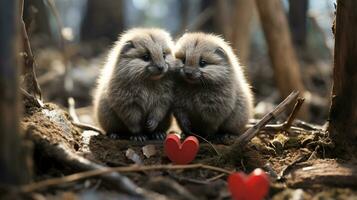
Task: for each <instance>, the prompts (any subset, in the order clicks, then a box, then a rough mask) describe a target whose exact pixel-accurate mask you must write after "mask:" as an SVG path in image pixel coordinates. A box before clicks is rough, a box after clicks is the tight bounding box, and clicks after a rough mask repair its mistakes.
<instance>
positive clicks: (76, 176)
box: [20, 164, 233, 192]
mask: <svg viewBox="0 0 357 200" xmlns="http://www.w3.org/2000/svg"><path fill="white" fill-rule="evenodd" d="M197 168H201V169H208V170H212V171H217V172H221V173H225V174H231V173H233V171H229V170H226V169H223V168H219V167H215V166H210V165H204V164H191V165H151V166H142V165H140V166H139V165H133V166H129V167H112V168H109V167H108V168H100V169H95V170H91V171H85V172H80V173H76V174H72V175H68V176H64V177H59V178H52V179H47V180H44V181H40V182H35V183H31V184H28V185H24V186H22V187H21V188H20V189H21V191H22V192H32V191H35V190H39V189H43V188H46V187H50V186H55V185H59V184H64V183H68V182H73V181H78V180H82V179H85V178H90V177H94V176H99V175H104V174H109V173H113V172H122V173H123V172H140V171H153V170H186V169H197Z"/></svg>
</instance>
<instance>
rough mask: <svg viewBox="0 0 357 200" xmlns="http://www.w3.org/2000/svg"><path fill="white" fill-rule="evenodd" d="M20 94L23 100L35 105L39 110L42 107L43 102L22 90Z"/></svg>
mask: <svg viewBox="0 0 357 200" xmlns="http://www.w3.org/2000/svg"><path fill="white" fill-rule="evenodd" d="M20 93H21V94H22V95H23V98H24V100H26V101H28V102H29V103H31V104H32V105H35V106H36V107H39V108H41V107H43V106H44V104H43V102H42V101H41V100H40V99H37V98H36V97H34V96H33V95H31V94H30V93H28V92H27V91H26V90H24V89H23V88H20Z"/></svg>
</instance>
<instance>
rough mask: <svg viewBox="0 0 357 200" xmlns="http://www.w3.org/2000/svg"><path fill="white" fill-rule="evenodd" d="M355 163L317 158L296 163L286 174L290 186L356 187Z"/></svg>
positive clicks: (356, 172)
mask: <svg viewBox="0 0 357 200" xmlns="http://www.w3.org/2000/svg"><path fill="white" fill-rule="evenodd" d="M356 180H357V163H355V162H346V161H339V160H335V159H317V160H311V161H307V162H302V163H299V164H296V165H295V167H293V169H292V170H291V172H290V173H289V174H288V176H287V184H288V186H290V187H301V188H314V187H315V188H316V187H322V186H333V187H356V186H357V182H356Z"/></svg>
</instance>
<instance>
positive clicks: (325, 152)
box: [0, 47, 357, 200]
mask: <svg viewBox="0 0 357 200" xmlns="http://www.w3.org/2000/svg"><path fill="white" fill-rule="evenodd" d="M90 49H95V48H92V47H91V48H90ZM35 53H36V59H37V63H38V64H39V68H38V69H37V73H38V75H39V76H38V82H39V83H40V85H41V88H42V91H43V96H44V97H45V99H46V101H47V102H53V103H46V104H44V105H41V104H36V103H34V101H32V100H34V99H32V100H31V98H30V99H27V100H28V101H25V102H24V103H25V109H24V110H25V115H24V118H23V120H22V122H21V126H22V128H23V130H24V132H25V136H26V139H28V140H31V141H32V142H33V143H34V149H33V151H34V160H33V167H34V174H33V179H34V182H33V183H31V184H29V185H25V186H23V187H21V188H18V189H14V190H4V191H6V192H2V193H1V194H0V199H6V198H8V199H19V198H23V199H138V198H137V196H134V195H133V193H134V194H135V193H137V191H136V190H132V188H133V187H134V188H135V187H136V186H138V187H139V188H142V189H143V190H142V191H143V192H140V194H142V195H143V196H144V197H145V198H147V199H231V196H230V192H229V190H228V186H227V177H228V173H226V172H232V171H243V172H245V173H250V172H251V171H252V170H254V169H255V168H262V169H263V170H264V171H266V172H267V174H268V175H269V178H270V189H269V194H268V196H267V198H266V199H274V200H280V199H301V200H303V199H315V200H325V199H326V200H327V199H341V200H342V199H357V190H356V187H357V181H355V180H357V172H356V169H357V162H356V160H351V159H336V158H335V155H336V154H337V153H336V152H334V148H335V147H334V145H333V143H332V142H331V140H330V138H329V135H328V132H326V131H324V127H322V126H317V125H312V124H310V123H305V122H303V121H300V120H294V121H293V124H292V126H291V127H289V128H288V129H283V128H273V129H268V128H263V129H262V130H260V131H259V134H258V135H257V136H256V137H254V138H253V139H252V140H251V141H250V142H249V143H248V144H247V145H246V147H245V148H243V149H242V151H241V152H240V153H239V154H237V155H236V157H235V158H234V159H233V158H232V160H235V161H234V162H229V161H227V160H225V161H222V159H221V155H222V154H223V153H224V152H226V151H227V150H228V149H229V148H230V147H231V145H232V143H233V142H234V140H232V141H231V142H227V143H224V144H223V143H221V144H208V143H206V142H204V141H201V144H200V149H199V152H198V154H197V156H196V158H195V160H194V161H193V162H192V164H193V165H194V166H192V165H189V166H190V167H185V166H178V167H172V166H173V165H171V162H170V160H169V159H168V158H167V157H166V156H165V153H164V151H163V141H147V142H144V143H140V142H135V141H128V140H113V139H111V138H109V137H107V136H106V135H103V134H100V133H99V132H97V131H94V130H84V129H82V128H83V127H82V128H80V127H79V126H78V125H76V122H75V121H76V120H77V119H75V118H77V117H78V119H79V120H80V121H81V122H84V123H87V124H92V125H95V124H94V121H93V117H92V108H91V106H90V104H91V98H90V91H91V89H92V88H93V87H94V84H95V81H94V80H95V78H96V76H97V74H98V68H97V67H98V65H101V63H102V62H103V59H102V58H98V57H92V58H90V59H88V57H87V58H86V54H88V55H91V54H92V53H88V52H86V51H82V52H81V54H82V56H80V57H74V58H70V59H71V61H72V63H70V65H72V66H75V67H72V68H71V69H69V72H68V71H67V73H70V74H71V75H70V76H71V80H72V84H73V86H74V87H73V88H71V92H68V91H65V90H66V88H63V87H59V86H60V85H63V80H64V78H63V77H64V75H65V71H66V69H65V66H66V65H65V64H64V63H66V60H63V57H62V55H61V53H60V52H58V51H55V50H53V49H46V48H44V49H42V50H41V51H39V52H35ZM77 53H78V52H77ZM73 54H75V53H73ZM69 57H71V56H70V55H69ZM263 62H266V61H263ZM67 65H69V64H68V63H67ZM254 65H257V66H264V64H262V63H253V64H252V68H251V69H249V70H250V72H249V73H250V75H251V79H252V80H254V81H253V85H254V86H255V88H254V92H256V93H258V95H257V106H256V116H255V118H256V119H257V120H253V121H252V122H250V124H249V125H248V126H252V125H254V124H256V122H257V121H259V119H261V117H262V116H264V115H265V114H266V113H268V112H270V111H271V110H272V109H274V107H275V104H276V103H277V102H278V99H279V98H278V96H279V95H278V94H277V92H276V91H275V89H274V86H272V85H273V83H272V81H271V80H272V75H271V73H268V71H269V70H267V69H266V68H255V67H254ZM311 65H312V64H311ZM311 65H308V64H306V65H304V66H307V67H306V70H307V71H306V73H304V76H306V77H304V80H306V81H305V83H306V84H307V85H308V88H309V90H310V91H311V92H314V94H318V95H320V96H322V98H317V99H318V100H317V101H316V100H315V102H318V103H317V104H316V105H317V106H316V105H315V107H313V109H312V113H313V116H312V117H311V119H312V120H309V121H311V122H318V123H320V122H321V121H323V120H322V119H324V117H325V116H326V109H324V110H322V111H321V108H326V104H327V103H328V102H324V103H323V104H322V105H319V104H320V103H321V99H324V98H323V97H324V96H326V94H328V87H327V86H326V85H328V84H329V80H327V79H328V78H326V77H328V75H329V72H328V70H327V71H326V69H325V67H326V66H325V64H321V63H319V64H316V63H315V64H314V65H313V66H315V67H311ZM317 65H319V66H318V67H316V66H317ZM41 66H42V67H41ZM309 80H312V81H310V82H308V81H309ZM326 80H327V81H326ZM67 85H68V84H67ZM69 85H71V84H69ZM321 88H322V89H321ZM267 94H271V95H269V97H265V95H267ZM318 95H316V96H318ZM68 97H74V99H76V103H77V104H78V107H81V108H78V109H74V105H69V104H67V98H68ZM35 101H36V100H35ZM67 106H68V107H69V111H68V109H67V108H65V107H67ZM69 113H70V114H69ZM288 114H289V112H285V116H282V117H280V118H278V120H275V121H274V122H270V123H269V124H270V125H273V123H274V124H281V123H282V122H284V121H285V120H286V119H287V116H288ZM76 115H77V116H76ZM85 129H87V128H85ZM171 130H173V131H176V132H179V130H178V129H177V127H176V126H175V125H173V127H172V129H171ZM195 164H198V165H195ZM143 166H156V168H155V167H153V168H154V169H152V168H150V167H149V169H148V168H145V167H143ZM203 166H213V167H215V168H214V169H213V168H210V167H203ZM105 167H112V168H115V170H112V171H110V172H111V173H105V172H103V171H101V169H103V168H105ZM105 169H107V168H105ZM217 169H218V170H217ZM98 170H99V171H98ZM84 171H87V172H89V173H86V172H84ZM114 171H115V172H114ZM82 172H83V173H82ZM91 172H95V173H94V174H91ZM72 174H74V175H72ZM122 175H123V176H124V177H123V176H122ZM126 177H128V178H129V179H127V178H126ZM128 182H129V183H128ZM123 188H124V189H123ZM0 191H2V189H1V187H0Z"/></svg>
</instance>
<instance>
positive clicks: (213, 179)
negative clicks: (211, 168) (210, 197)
mask: <svg viewBox="0 0 357 200" xmlns="http://www.w3.org/2000/svg"><path fill="white" fill-rule="evenodd" d="M225 175H226V174H225V173H221V174H219V175H217V176H214V177H212V178H209V179H207V180H206V181H207V182H213V181H215V180H218V179H220V178H222V177H224V176H225Z"/></svg>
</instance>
